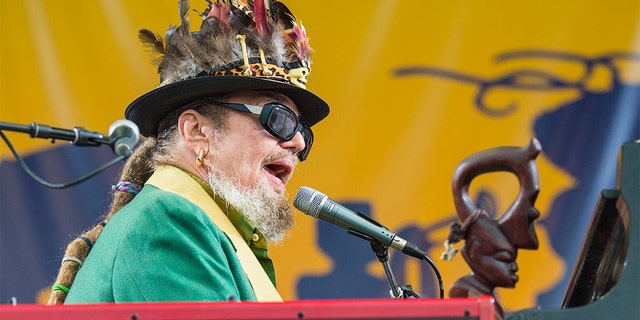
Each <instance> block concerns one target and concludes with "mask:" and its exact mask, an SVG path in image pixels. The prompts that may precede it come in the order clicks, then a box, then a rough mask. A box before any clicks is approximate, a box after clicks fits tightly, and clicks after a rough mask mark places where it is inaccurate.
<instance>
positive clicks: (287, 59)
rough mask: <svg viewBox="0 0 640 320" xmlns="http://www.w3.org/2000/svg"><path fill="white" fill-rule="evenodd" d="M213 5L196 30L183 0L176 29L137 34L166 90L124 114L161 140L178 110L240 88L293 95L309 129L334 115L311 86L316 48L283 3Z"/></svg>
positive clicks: (236, 0) (224, 1) (229, 0)
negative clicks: (163, 125)
mask: <svg viewBox="0 0 640 320" xmlns="http://www.w3.org/2000/svg"><path fill="white" fill-rule="evenodd" d="M207 2H208V3H209V5H208V7H207V9H206V10H205V11H204V12H198V14H199V15H200V16H201V17H202V19H203V21H202V24H201V25H200V30H198V31H194V32H192V31H191V21H190V18H189V9H190V5H189V2H188V1H187V0H180V1H179V11H180V25H179V26H177V27H176V26H170V27H169V28H168V29H167V31H166V33H165V36H164V39H163V37H161V36H159V35H157V34H155V33H153V32H152V31H149V30H146V29H143V30H140V32H139V37H140V39H141V41H142V42H143V44H145V46H147V47H148V48H149V49H151V52H152V53H153V54H154V61H155V62H156V63H157V64H158V74H159V75H160V86H159V87H158V88H156V89H154V90H152V91H150V92H148V93H146V94H144V95H142V96H141V97H139V98H138V99H136V100H135V101H133V102H132V103H131V104H130V105H129V106H128V107H127V109H126V111H125V116H126V118H127V119H129V120H131V121H133V122H135V123H136V124H137V125H138V127H139V128H140V133H141V134H142V135H144V136H156V135H157V134H158V132H157V130H158V124H159V122H160V121H161V120H162V119H163V118H164V117H165V116H167V115H168V114H169V113H170V112H171V111H172V110H175V109H176V108H179V107H181V106H183V105H185V104H187V103H190V102H192V101H194V100H197V99H199V98H205V97H210V96H215V95H217V94H224V93H230V92H234V91H239V90H270V91H274V92H279V93H282V94H284V95H286V96H288V97H289V98H290V99H291V100H292V101H293V102H294V103H295V104H296V106H297V107H298V109H299V111H300V120H301V121H302V122H303V123H304V124H305V125H307V126H309V127H311V126H312V125H314V124H316V123H317V122H319V121H320V120H322V119H323V118H325V117H326V116H327V115H328V114H329V106H328V105H327V103H326V102H325V101H324V100H322V99H321V98H320V97H318V96H317V95H315V94H314V93H312V92H311V91H309V90H307V89H306V85H307V77H308V75H309V72H310V67H311V48H310V46H309V42H308V38H307V35H306V32H305V29H304V27H303V26H302V24H301V23H300V22H299V21H298V20H297V19H296V18H295V17H294V15H293V14H292V13H291V11H290V10H289V9H288V8H287V7H286V6H285V5H284V4H283V3H281V2H279V1H272V0H256V1H249V0H221V1H217V2H212V1H207ZM194 11H195V10H194ZM196 12H197V11H196Z"/></svg>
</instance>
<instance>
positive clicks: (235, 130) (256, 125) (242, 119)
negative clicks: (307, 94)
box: [208, 92, 305, 243]
mask: <svg viewBox="0 0 640 320" xmlns="http://www.w3.org/2000/svg"><path fill="white" fill-rule="evenodd" d="M226 102H227V103H244V104H250V105H256V106H264V105H265V104H267V103H271V102H278V103H281V104H283V105H285V106H287V107H288V108H289V109H291V110H292V111H293V112H295V113H296V114H297V112H298V110H297V108H296V106H295V104H294V103H293V102H292V101H291V100H290V99H289V98H287V97H285V96H282V95H277V94H273V93H271V94H269V93H266V92H250V93H243V94H234V95H232V96H231V97H230V98H229V99H228V101H226ZM304 147H305V144H304V139H303V138H302V135H301V134H300V133H299V132H298V133H296V135H295V136H294V137H293V139H291V140H290V141H280V140H278V139H277V138H275V137H274V136H272V135H271V134H270V133H269V132H267V131H266V130H265V129H264V128H263V127H262V125H261V124H260V121H259V118H258V115H255V114H252V113H245V112H240V111H236V110H229V113H228V119H227V125H226V127H225V128H224V130H222V131H221V132H218V134H217V136H216V138H215V139H213V141H212V142H211V154H210V156H211V158H212V162H211V167H210V168H209V173H208V180H209V184H210V185H211V187H212V188H213V189H214V191H216V192H217V193H219V194H220V195H221V196H222V197H223V198H224V199H226V200H227V202H229V203H230V204H231V205H232V206H234V207H235V208H236V209H238V210H239V211H240V212H242V213H243V214H244V215H245V216H246V217H247V218H248V219H249V220H250V221H251V222H253V224H254V225H255V226H256V227H257V228H258V229H259V230H260V231H262V233H263V234H264V236H266V237H267V239H269V240H270V241H271V242H274V243H278V242H280V241H281V240H283V239H284V237H285V235H286V232H287V231H288V230H289V229H290V228H291V227H292V226H293V211H292V209H291V206H290V205H289V202H288V199H287V198H286V196H285V185H286V183H287V182H288V181H289V179H290V178H291V174H292V173H293V169H294V168H295V166H296V164H297V162H298V158H297V157H296V153H297V152H299V151H301V150H302V149H304Z"/></svg>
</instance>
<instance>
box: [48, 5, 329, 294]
mask: <svg viewBox="0 0 640 320" xmlns="http://www.w3.org/2000/svg"><path fill="white" fill-rule="evenodd" d="M179 5H180V15H181V25H180V26H179V27H170V28H169V30H168V31H167V33H166V39H165V40H162V39H161V38H160V37H158V36H156V35H154V34H153V33H151V32H149V31H147V30H142V31H141V32H140V36H141V39H142V40H143V42H146V43H147V44H148V45H149V46H150V47H152V48H154V49H155V50H156V51H157V52H158V53H159V54H161V55H162V57H161V58H162V60H161V62H160V65H159V68H158V70H159V74H160V80H161V85H160V87H158V88H157V89H155V90H152V91H151V92H149V93H147V94H145V95H143V96H141V97H140V98H138V99H137V100H135V101H134V102H133V103H132V104H131V105H129V107H128V108H127V110H126V112H125V114H126V117H127V119H129V120H132V121H134V122H135V123H136V124H137V125H138V126H139V128H140V132H141V134H142V135H144V136H146V137H147V139H146V140H145V142H144V143H143V144H142V145H140V146H139V147H138V148H137V149H136V151H135V152H134V154H133V155H132V156H131V157H130V158H129V160H128V161H127V163H126V164H125V166H124V168H123V172H122V175H121V181H120V182H119V183H118V184H117V185H116V186H115V187H114V188H115V190H116V192H115V193H114V201H113V203H112V207H111V209H110V212H109V214H108V215H107V217H106V218H105V219H104V221H103V222H102V223H101V224H99V225H98V226H96V227H95V228H94V229H92V230H90V231H88V232H86V233H85V234H83V235H82V236H80V237H78V239H76V240H74V241H73V242H72V243H70V244H69V246H68V248H67V250H66V252H65V257H64V258H63V262H62V267H61V270H60V273H59V275H58V278H57V279H56V284H55V285H54V286H53V287H52V295H51V298H50V300H49V303H50V304H57V303H63V302H65V299H66V303H95V302H146V301H220V300H258V301H280V300H281V298H280V296H279V295H278V292H277V291H276V289H275V275H274V268H273V264H272V262H271V260H270V259H269V257H268V254H267V244H268V242H278V241H280V240H282V238H283V237H284V235H285V233H286V231H287V230H288V229H289V228H290V227H291V226H292V224H293V216H292V210H291V208H290V206H289V203H288V200H287V198H286V196H285V185H286V183H287V182H288V181H289V179H290V177H291V174H292V172H293V169H294V168H295V166H296V165H297V162H298V159H299V160H300V161H304V160H305V159H306V157H307V156H308V154H309V150H310V148H311V145H312V142H313V134H312V132H311V129H310V127H311V126H312V125H314V124H316V123H317V122H319V121H320V120H322V119H323V118H324V117H326V116H327V115H328V113H329V108H328V106H327V104H326V103H325V102H324V101H323V100H322V99H320V98H319V97H317V96H316V95H314V94H313V93H311V92H310V91H307V90H306V88H305V85H306V76H307V75H308V71H309V64H310V60H309V53H310V48H309V47H308V43H307V41H306V35H305V33H304V28H302V26H301V25H299V24H298V23H297V22H296V20H295V18H294V17H293V15H292V14H291V13H290V12H289V10H288V9H287V8H286V7H285V6H284V5H283V4H281V3H278V2H275V3H270V1H264V2H263V1H255V2H254V6H253V7H252V8H251V7H249V5H248V4H245V5H238V4H236V5H235V6H234V5H230V4H226V3H212V4H210V5H209V8H208V9H207V10H206V11H205V12H204V13H202V14H201V15H202V17H203V19H204V20H203V23H202V25H201V28H200V30H199V31H196V32H190V22H189V18H188V12H189V4H188V2H187V1H186V0H181V1H180V4H179ZM98 236H99V238H98ZM96 239H97V241H96ZM89 252H90V254H89ZM87 255H88V256H87ZM85 258H86V260H85ZM80 267H81V268H80ZM78 269H79V271H77V270H78ZM76 272H77V276H76Z"/></svg>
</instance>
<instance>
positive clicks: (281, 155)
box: [262, 149, 300, 167]
mask: <svg viewBox="0 0 640 320" xmlns="http://www.w3.org/2000/svg"><path fill="white" fill-rule="evenodd" d="M280 160H285V161H288V162H291V163H292V164H293V166H294V167H296V166H297V165H298V163H299V162H300V161H299V160H298V157H296V155H295V154H294V153H293V151H291V150H289V149H286V150H282V151H279V152H276V153H272V154H270V155H268V156H267V157H266V158H264V160H262V166H266V165H267V164H269V163H272V162H275V161H280Z"/></svg>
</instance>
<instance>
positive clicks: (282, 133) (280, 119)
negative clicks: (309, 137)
mask: <svg viewBox="0 0 640 320" xmlns="http://www.w3.org/2000/svg"><path fill="white" fill-rule="evenodd" d="M265 107H266V106H265ZM265 124H266V126H267V129H268V130H269V132H270V133H271V134H273V135H274V136H275V137H276V138H278V139H280V140H283V141H289V140H291V139H293V136H295V135H296V132H297V130H296V129H297V128H298V118H297V117H296V115H295V113H293V112H292V111H291V110H289V109H287V108H284V107H281V106H276V105H274V106H273V107H271V108H270V110H269V114H268V116H267V119H266V122H265Z"/></svg>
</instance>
